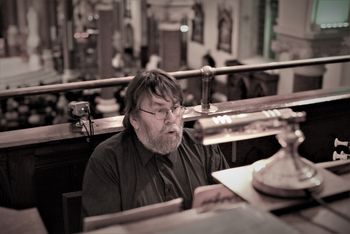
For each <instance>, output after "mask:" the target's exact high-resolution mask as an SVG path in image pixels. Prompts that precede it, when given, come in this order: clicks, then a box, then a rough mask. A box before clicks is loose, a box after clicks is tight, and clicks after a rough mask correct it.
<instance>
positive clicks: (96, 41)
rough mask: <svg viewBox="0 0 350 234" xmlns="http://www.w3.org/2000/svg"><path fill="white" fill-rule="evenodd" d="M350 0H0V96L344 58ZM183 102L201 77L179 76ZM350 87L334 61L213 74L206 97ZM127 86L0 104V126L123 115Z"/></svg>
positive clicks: (347, 68) (191, 100) (197, 94)
mask: <svg viewBox="0 0 350 234" xmlns="http://www.w3.org/2000/svg"><path fill="white" fill-rule="evenodd" d="M349 6H350V0H293V1H288V0H244V1H243V0H1V2H0V19H1V21H0V92H1V91H4V90H9V89H17V88H24V87H32V86H39V85H47V84H59V83H67V82H75V81H86V80H96V79H105V78H111V77H124V76H129V75H135V74H136V72H137V71H138V70H142V69H152V68H161V69H164V70H166V71H169V72H171V71H181V70H189V69H200V68H201V67H202V66H204V65H210V66H212V67H222V66H233V65H242V64H260V63H267V62H274V61H290V60H297V59H308V58H319V57H327V56H336V55H348V54H350V53H349V51H350V50H349V48H350V33H349V12H350V10H349V9H350V7H349ZM180 84H181V87H182V88H183V91H184V93H185V105H197V104H199V103H200V99H201V81H200V79H188V80H181V81H180ZM347 85H350V64H349V63H336V64H326V65H317V66H308V67H297V68H289V69H280V70H270V71H265V72H246V73H239V74H230V75H222V76H216V77H215V80H214V82H213V87H212V93H211V97H212V102H223V101H229V100H240V99H246V98H252V97H261V96H267V95H276V94H288V93H293V92H298V91H304V90H312V89H327V88H336V87H340V86H347ZM125 88H126V86H125V85H121V86H117V87H111V88H103V89H86V90H77V91H69V92H62V93H52V94H44V95H34V96H32V95H31V96H24V97H14V98H11V97H10V98H6V99H1V100H0V102H1V103H0V131H8V130H14V129H20V128H28V127H36V126H43V125H51V124H57V123H64V122H67V121H69V117H68V116H67V110H66V109H67V106H68V103H69V102H71V101H88V102H89V103H90V106H91V112H92V115H93V118H101V117H108V116H115V115H121V114H123V108H124V103H123V97H124V94H125Z"/></svg>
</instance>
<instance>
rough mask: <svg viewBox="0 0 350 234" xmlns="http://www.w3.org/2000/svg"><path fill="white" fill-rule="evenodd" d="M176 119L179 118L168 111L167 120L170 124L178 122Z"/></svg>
mask: <svg viewBox="0 0 350 234" xmlns="http://www.w3.org/2000/svg"><path fill="white" fill-rule="evenodd" d="M176 117H177V116H176V115H175V114H174V113H173V111H172V110H168V112H167V115H166V117H165V120H166V121H168V122H174V121H175V120H176Z"/></svg>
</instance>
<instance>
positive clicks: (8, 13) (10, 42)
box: [3, 0, 19, 56]
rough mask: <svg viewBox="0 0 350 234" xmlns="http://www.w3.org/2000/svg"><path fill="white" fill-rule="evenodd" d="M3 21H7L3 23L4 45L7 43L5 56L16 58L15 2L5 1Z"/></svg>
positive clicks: (11, 0) (16, 27) (17, 52)
mask: <svg viewBox="0 0 350 234" xmlns="http://www.w3.org/2000/svg"><path fill="white" fill-rule="evenodd" d="M3 19H5V20H6V19H7V21H5V23H4V28H5V30H6V34H5V35H6V43H7V49H6V51H7V55H8V56H17V55H18V54H19V51H18V26H17V11H16V1H13V0H5V1H4V16H3Z"/></svg>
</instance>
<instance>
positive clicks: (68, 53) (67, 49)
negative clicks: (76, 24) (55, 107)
mask: <svg viewBox="0 0 350 234" xmlns="http://www.w3.org/2000/svg"><path fill="white" fill-rule="evenodd" d="M62 4H63V14H64V17H63V22H62V40H63V76H62V79H63V83H65V82H67V81H69V80H71V79H74V78H75V74H74V61H73V58H74V40H73V0H63V2H62Z"/></svg>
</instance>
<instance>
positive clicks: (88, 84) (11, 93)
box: [0, 55, 350, 99]
mask: <svg viewBox="0 0 350 234" xmlns="http://www.w3.org/2000/svg"><path fill="white" fill-rule="evenodd" d="M342 62H350V55H344V56H333V57H324V58H312V59H301V60H294V61H286V62H272V63H265V64H255V65H239V66H227V67H218V68H210V70H211V73H212V75H225V74H231V73H236V72H246V71H262V70H271V69H281V68H291V67H299V66H312V65H319V64H329V63H342ZM204 73H206V69H203V68H202V69H197V70H188V71H177V72H170V74H171V75H173V76H174V77H175V78H176V79H188V78H201V77H205V76H206V74H204ZM131 79H133V76H127V77H119V78H108V79H100V80H92V81H80V82H72V83H64V84H54V85H44V86H35V87H26V88H17V89H11V90H4V91H0V99H2V98H9V97H15V96H28V95H36V94H44V93H57V92H62V91H68V90H80V89H94V88H103V87H110V86H115V85H121V84H127V83H129V82H130V81H131Z"/></svg>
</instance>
